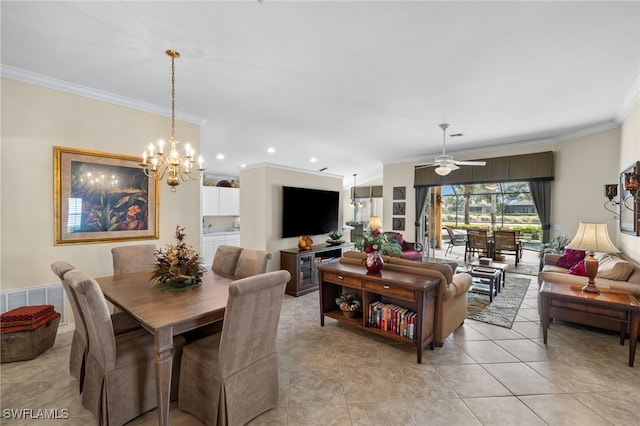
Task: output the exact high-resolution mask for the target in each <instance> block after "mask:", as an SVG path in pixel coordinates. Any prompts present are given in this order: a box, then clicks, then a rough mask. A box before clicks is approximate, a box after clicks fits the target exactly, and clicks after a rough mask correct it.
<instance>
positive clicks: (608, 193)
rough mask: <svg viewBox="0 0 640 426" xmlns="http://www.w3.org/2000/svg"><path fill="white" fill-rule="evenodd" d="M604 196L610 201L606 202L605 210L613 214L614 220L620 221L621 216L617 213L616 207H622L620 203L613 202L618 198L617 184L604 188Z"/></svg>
mask: <svg viewBox="0 0 640 426" xmlns="http://www.w3.org/2000/svg"><path fill="white" fill-rule="evenodd" d="M604 196H605V197H607V198H608V199H609V201H605V203H604V209H605V210H606V211H608V212H611V213H613V218H614V219H615V220H618V219H620V215H619V214H618V212H617V211H616V207H617V206H619V205H620V202H619V201H613V199H614V198H616V197H617V196H618V185H617V184H615V183H612V184H608V185H605V186H604Z"/></svg>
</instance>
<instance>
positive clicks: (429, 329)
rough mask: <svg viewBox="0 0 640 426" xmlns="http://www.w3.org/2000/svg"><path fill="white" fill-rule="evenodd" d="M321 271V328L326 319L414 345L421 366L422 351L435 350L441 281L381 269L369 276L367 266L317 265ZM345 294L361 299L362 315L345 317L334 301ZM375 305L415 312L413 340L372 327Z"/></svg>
mask: <svg viewBox="0 0 640 426" xmlns="http://www.w3.org/2000/svg"><path fill="white" fill-rule="evenodd" d="M318 271H319V272H320V283H319V285H320V325H322V326H324V317H325V316H326V317H330V318H334V319H336V320H338V321H342V322H345V323H348V324H351V325H353V326H356V327H360V328H363V329H366V330H367V331H370V332H372V333H375V334H378V335H381V336H384V337H387V338H389V339H393V340H397V341H400V342H404V343H410V344H413V345H415V346H416V348H417V360H418V363H421V362H422V349H423V348H424V347H425V346H426V345H428V344H431V349H432V350H433V349H434V346H435V345H434V339H435V334H434V329H435V319H436V299H437V296H438V285H439V284H440V280H439V279H437V278H436V279H433V278H432V277H428V276H424V275H416V274H411V273H408V272H400V271H393V270H387V269H382V271H381V273H380V274H377V275H370V274H367V270H366V269H365V267H364V266H360V265H353V264H343V263H334V264H330V265H321V266H318ZM346 291H349V292H352V293H357V294H359V295H360V296H361V297H362V299H361V300H362V311H363V314H362V315H358V316H356V317H355V318H348V317H346V316H344V315H343V314H342V311H340V308H339V307H338V306H337V305H336V303H335V299H336V298H337V297H338V296H339V295H340V294H342V293H343V292H346ZM374 302H382V303H392V304H394V305H397V306H399V307H401V308H406V309H408V310H410V311H412V312H415V314H416V316H415V332H414V337H413V338H407V337H403V336H401V335H398V334H394V333H392V332H389V331H385V330H382V329H379V328H375V327H373V326H371V325H370V324H369V321H368V309H369V305H370V304H371V303H374Z"/></svg>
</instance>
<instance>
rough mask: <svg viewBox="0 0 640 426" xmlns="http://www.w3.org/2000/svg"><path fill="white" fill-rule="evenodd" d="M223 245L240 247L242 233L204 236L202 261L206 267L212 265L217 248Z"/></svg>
mask: <svg viewBox="0 0 640 426" xmlns="http://www.w3.org/2000/svg"><path fill="white" fill-rule="evenodd" d="M221 245H228V246H236V247H240V233H238V232H234V233H229V234H208V235H203V236H202V250H201V251H200V252H201V253H202V263H203V264H204V265H205V267H211V265H212V264H213V258H214V257H215V255H216V250H218V247H219V246H221Z"/></svg>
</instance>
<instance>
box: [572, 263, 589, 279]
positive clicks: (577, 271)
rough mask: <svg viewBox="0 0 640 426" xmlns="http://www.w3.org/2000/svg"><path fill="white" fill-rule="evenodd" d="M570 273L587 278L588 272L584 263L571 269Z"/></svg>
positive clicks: (577, 264)
mask: <svg viewBox="0 0 640 426" xmlns="http://www.w3.org/2000/svg"><path fill="white" fill-rule="evenodd" d="M569 273H570V274H571V275H581V276H583V277H586V276H587V270H586V269H584V262H578V263H576V264H575V265H573V266H572V267H571V269H569Z"/></svg>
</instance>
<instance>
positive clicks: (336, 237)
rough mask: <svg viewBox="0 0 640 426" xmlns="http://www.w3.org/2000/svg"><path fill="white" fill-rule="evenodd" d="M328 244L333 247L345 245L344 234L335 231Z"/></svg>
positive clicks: (331, 234) (330, 235)
mask: <svg viewBox="0 0 640 426" xmlns="http://www.w3.org/2000/svg"><path fill="white" fill-rule="evenodd" d="M327 243H329V244H330V245H332V246H335V245H338V244H342V243H344V241H343V240H342V233H340V232H338V231H334V232H332V233H330V234H329V239H328V240H327Z"/></svg>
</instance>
